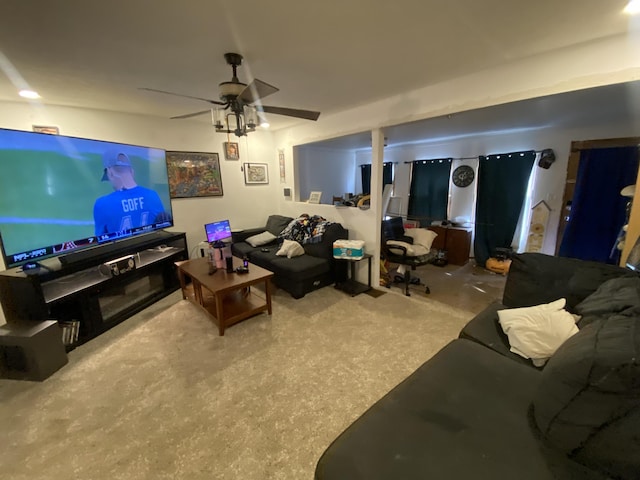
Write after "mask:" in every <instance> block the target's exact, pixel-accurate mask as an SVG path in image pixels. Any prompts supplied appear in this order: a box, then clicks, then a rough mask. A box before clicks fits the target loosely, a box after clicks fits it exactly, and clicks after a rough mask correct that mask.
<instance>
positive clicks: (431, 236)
mask: <svg viewBox="0 0 640 480" xmlns="http://www.w3.org/2000/svg"><path fill="white" fill-rule="evenodd" d="M404 234H405V235H406V236H407V237H411V238H413V244H414V245H416V244H417V245H422V246H423V247H424V248H426V249H427V251H429V250H431V244H432V243H433V241H434V240H435V238H436V237H437V236H438V234H437V233H436V232H434V231H433V230H429V229H427V228H407V229H406V230H405V231H404Z"/></svg>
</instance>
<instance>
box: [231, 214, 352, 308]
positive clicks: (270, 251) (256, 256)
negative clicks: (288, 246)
mask: <svg viewBox="0 0 640 480" xmlns="http://www.w3.org/2000/svg"><path fill="white" fill-rule="evenodd" d="M294 220H297V219H293V218H291V217H286V216H282V215H270V216H269V217H268V219H267V223H266V224H265V226H264V227H256V228H249V229H245V230H241V231H236V232H233V233H232V245H231V252H232V254H233V255H234V256H236V257H240V258H243V257H247V258H248V259H249V262H251V263H253V264H255V265H258V266H259V267H263V268H266V269H267V270H270V271H272V272H273V274H274V275H273V283H274V284H275V285H276V286H277V287H280V288H282V289H283V290H285V291H287V292H289V293H290V294H291V296H292V297H294V298H302V297H304V295H305V294H307V293H309V292H311V291H313V290H316V289H318V288H322V287H325V286H327V285H331V284H333V283H336V282H341V281H344V279H345V278H346V275H347V271H346V263H345V262H339V261H336V260H335V259H334V258H333V242H334V241H336V240H340V239H348V238H349V232H348V230H346V229H345V228H343V227H342V225H341V224H340V223H336V222H326V223H325V222H323V225H322V226H323V229H324V230H323V232H322V235H320V236H318V237H317V238H315V239H314V240H313V243H304V244H301V248H302V249H303V250H304V254H302V255H299V256H291V257H288V256H278V255H276V253H278V251H279V250H280V248H281V247H282V244H283V242H284V240H286V238H285V237H283V236H282V235H281V234H282V233H283V232H284V231H285V230H286V229H287V227H289V226H290V225H291V223H292V222H294ZM259 237H262V238H259ZM252 238H253V239H254V241H252V240H251V239H252ZM256 238H259V240H258V241H255V239H256ZM247 240H249V241H247ZM250 242H251V243H253V245H252V244H251V243H250Z"/></svg>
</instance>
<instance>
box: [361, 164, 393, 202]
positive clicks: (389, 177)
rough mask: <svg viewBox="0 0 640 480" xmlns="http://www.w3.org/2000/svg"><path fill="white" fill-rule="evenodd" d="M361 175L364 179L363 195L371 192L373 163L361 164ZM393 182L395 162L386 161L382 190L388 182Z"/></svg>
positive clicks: (383, 166)
mask: <svg viewBox="0 0 640 480" xmlns="http://www.w3.org/2000/svg"><path fill="white" fill-rule="evenodd" d="M360 177H361V179H362V193H363V195H370V194H371V164H366V165H360ZM391 183H393V163H392V162H385V163H383V164H382V190H384V186H385V185H387V184H391Z"/></svg>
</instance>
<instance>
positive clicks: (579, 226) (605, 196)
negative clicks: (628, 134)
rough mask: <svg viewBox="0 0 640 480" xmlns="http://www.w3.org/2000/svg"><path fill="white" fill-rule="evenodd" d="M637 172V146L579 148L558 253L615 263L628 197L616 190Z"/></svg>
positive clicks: (617, 256) (630, 183)
mask: <svg viewBox="0 0 640 480" xmlns="http://www.w3.org/2000/svg"><path fill="white" fill-rule="evenodd" d="M637 174H638V148H637V147H616V148H596V149H590V150H582V151H581V152H580V163H579V165H578V175H577V177H576V187H575V191H574V193H573V199H572V202H571V213H570V216H569V221H568V222H567V226H566V228H565V231H564V235H563V237H562V243H561V244H560V249H559V250H558V255H559V256H561V257H573V258H579V259H582V260H593V261H596V262H602V263H611V264H617V263H619V261H620V251H619V250H617V249H616V248H614V247H615V245H616V239H617V237H618V234H619V233H620V230H621V228H622V226H623V225H624V222H625V219H626V207H627V203H628V201H629V199H628V198H627V197H623V196H622V195H620V190H622V189H623V188H624V187H626V186H627V185H635V183H636V176H637Z"/></svg>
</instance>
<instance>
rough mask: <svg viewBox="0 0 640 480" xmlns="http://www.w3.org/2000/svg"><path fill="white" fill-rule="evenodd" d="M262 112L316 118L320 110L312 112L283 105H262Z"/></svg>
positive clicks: (307, 118)
mask: <svg viewBox="0 0 640 480" xmlns="http://www.w3.org/2000/svg"><path fill="white" fill-rule="evenodd" d="M260 109H262V111H263V112H264V113H275V114H276V115H287V116H288V117H297V118H304V119H305V120H318V117H319V116H320V112H312V111H311V110H298V109H296V108H285V107H268V106H266V105H262V106H261V107H260Z"/></svg>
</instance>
